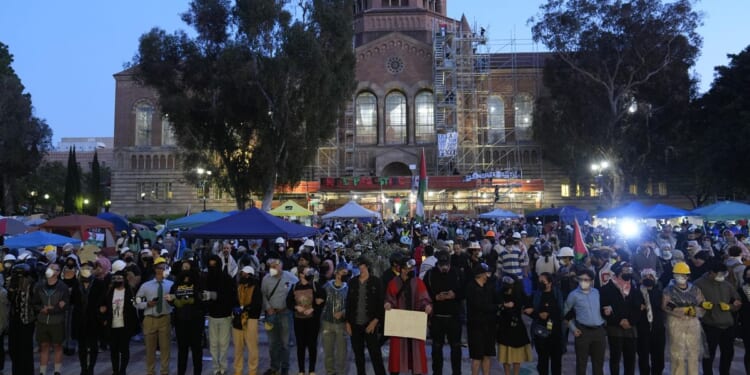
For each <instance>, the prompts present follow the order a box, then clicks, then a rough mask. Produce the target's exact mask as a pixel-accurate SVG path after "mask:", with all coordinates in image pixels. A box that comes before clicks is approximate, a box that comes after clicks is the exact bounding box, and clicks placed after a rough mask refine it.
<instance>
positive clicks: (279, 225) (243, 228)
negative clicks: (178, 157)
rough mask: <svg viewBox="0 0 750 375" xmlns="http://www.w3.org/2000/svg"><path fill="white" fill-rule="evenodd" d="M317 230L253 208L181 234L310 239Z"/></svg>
mask: <svg viewBox="0 0 750 375" xmlns="http://www.w3.org/2000/svg"><path fill="white" fill-rule="evenodd" d="M317 233H318V230H317V229H315V228H312V227H306V226H304V225H299V224H294V223H290V222H288V221H284V220H282V219H279V218H278V217H276V216H273V215H270V214H269V213H267V212H264V211H262V210H260V209H257V208H255V207H251V208H248V209H247V210H245V211H241V212H239V213H236V214H234V215H231V216H227V217H225V218H223V219H220V220H217V221H214V222H213V223H208V224H205V225H202V226H200V227H197V228H193V229H191V230H189V231H187V232H183V233H181V236H182V237H185V238H231V239H258V238H276V237H286V238H301V237H312V236H314V235H316V234H317Z"/></svg>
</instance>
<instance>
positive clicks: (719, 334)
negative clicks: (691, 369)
mask: <svg viewBox="0 0 750 375" xmlns="http://www.w3.org/2000/svg"><path fill="white" fill-rule="evenodd" d="M728 272H729V271H728V269H727V266H726V265H725V264H724V263H721V262H720V261H714V262H712V263H710V264H709V272H707V273H705V274H704V275H703V277H701V278H700V279H698V280H696V281H695V286H696V287H698V289H700V291H701V293H703V297H704V299H705V301H704V302H703V303H702V304H701V307H703V309H704V310H705V314H704V315H703V318H701V325H702V326H703V332H705V335H706V341H707V343H708V346H707V349H708V353H707V356H705V357H704V358H703V373H704V374H706V375H711V374H712V373H713V370H712V368H713V360H714V358H715V357H716V348H717V347H718V348H719V349H720V350H721V358H720V359H719V373H720V374H721V375H728V374H729V371H730V367H731V365H732V359H733V358H734V338H735V330H734V325H735V320H734V312H735V311H737V310H739V309H740V307H741V306H742V303H741V302H740V296H739V294H738V293H737V288H735V287H734V286H733V285H732V283H731V282H729V281H728V280H727V273H728Z"/></svg>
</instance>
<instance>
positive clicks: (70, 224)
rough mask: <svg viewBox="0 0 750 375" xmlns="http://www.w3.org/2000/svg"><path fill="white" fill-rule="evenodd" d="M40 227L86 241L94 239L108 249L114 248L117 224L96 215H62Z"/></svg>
mask: <svg viewBox="0 0 750 375" xmlns="http://www.w3.org/2000/svg"><path fill="white" fill-rule="evenodd" d="M39 228H40V229H41V230H43V231H46V232H52V233H56V234H62V235H67V236H68V237H73V238H77V239H80V240H82V241H84V242H86V241H89V240H94V241H96V242H97V243H99V244H101V245H100V246H101V247H102V248H104V249H106V250H113V249H114V246H115V226H114V225H113V224H112V223H110V222H109V221H106V220H102V219H99V218H97V217H94V216H86V215H69V216H60V217H56V218H54V219H52V220H49V221H47V222H46V223H44V224H42V225H40V226H39Z"/></svg>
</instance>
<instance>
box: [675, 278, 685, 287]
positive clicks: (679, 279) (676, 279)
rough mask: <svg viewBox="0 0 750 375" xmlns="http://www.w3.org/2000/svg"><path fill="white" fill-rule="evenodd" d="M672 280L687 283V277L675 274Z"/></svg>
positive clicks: (681, 283) (682, 283)
mask: <svg viewBox="0 0 750 375" xmlns="http://www.w3.org/2000/svg"><path fill="white" fill-rule="evenodd" d="M674 281H675V282H676V283H677V284H680V285H685V284H686V283H687V277H685V276H675V277H674Z"/></svg>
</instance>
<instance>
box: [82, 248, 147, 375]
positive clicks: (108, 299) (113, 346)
mask: <svg viewBox="0 0 750 375" xmlns="http://www.w3.org/2000/svg"><path fill="white" fill-rule="evenodd" d="M115 263H116V262H115ZM134 298H135V295H134V293H133V290H132V289H131V288H130V286H129V285H128V284H127V282H125V273H124V272H123V270H118V271H115V272H114V273H113V274H112V283H111V285H110V287H109V289H108V290H107V291H106V293H105V295H104V298H102V299H101V300H100V304H99V313H101V314H102V316H103V318H102V319H103V321H102V323H101V324H102V326H103V327H104V329H105V330H106V335H108V336H109V338H110V340H109V342H110V347H109V349H110V361H111V362H112V373H113V374H115V375H126V373H127V369H128V362H129V361H130V339H131V338H132V337H133V336H134V335H135V334H136V332H137V331H138V315H137V314H136V307H135V302H136V301H134ZM90 303H94V301H91V302H90ZM92 370H93V367H92ZM91 373H92V374H93V371H92V372H91Z"/></svg>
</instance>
